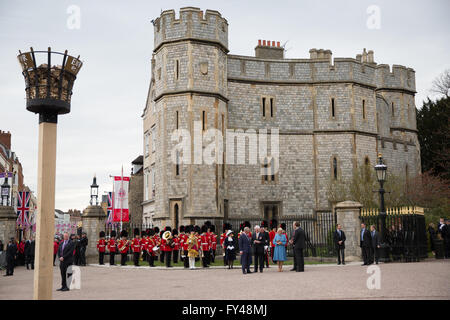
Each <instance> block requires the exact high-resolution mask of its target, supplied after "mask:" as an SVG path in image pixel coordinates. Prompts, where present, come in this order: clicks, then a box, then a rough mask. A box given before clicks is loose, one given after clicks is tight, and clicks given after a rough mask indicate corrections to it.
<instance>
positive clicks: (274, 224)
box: [270, 219, 278, 229]
mask: <svg viewBox="0 0 450 320" xmlns="http://www.w3.org/2000/svg"><path fill="white" fill-rule="evenodd" d="M277 225H278V221H277V220H276V219H272V220H270V229H273V228H276V227H277Z"/></svg>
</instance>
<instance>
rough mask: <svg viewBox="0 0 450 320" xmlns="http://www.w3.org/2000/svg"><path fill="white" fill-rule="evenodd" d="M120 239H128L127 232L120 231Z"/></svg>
mask: <svg viewBox="0 0 450 320" xmlns="http://www.w3.org/2000/svg"><path fill="white" fill-rule="evenodd" d="M120 237H121V238H122V237H128V231H127V230H122V231H120Z"/></svg>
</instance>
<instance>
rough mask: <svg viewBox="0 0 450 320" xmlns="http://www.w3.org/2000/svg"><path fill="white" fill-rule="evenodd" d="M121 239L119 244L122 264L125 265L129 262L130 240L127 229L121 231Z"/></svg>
mask: <svg viewBox="0 0 450 320" xmlns="http://www.w3.org/2000/svg"><path fill="white" fill-rule="evenodd" d="M120 237H121V239H120V240H119V244H118V245H117V247H118V249H119V252H120V265H121V266H124V265H125V264H126V262H127V255H128V249H129V241H128V240H127V237H128V232H127V231H126V230H122V231H121V232H120Z"/></svg>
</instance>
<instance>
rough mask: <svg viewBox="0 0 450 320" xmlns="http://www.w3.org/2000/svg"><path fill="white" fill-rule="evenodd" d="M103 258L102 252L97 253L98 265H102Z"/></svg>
mask: <svg viewBox="0 0 450 320" xmlns="http://www.w3.org/2000/svg"><path fill="white" fill-rule="evenodd" d="M104 258H105V253H104V252H99V253H98V264H104V263H103V259H104Z"/></svg>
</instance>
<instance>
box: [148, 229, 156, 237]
mask: <svg viewBox="0 0 450 320" xmlns="http://www.w3.org/2000/svg"><path fill="white" fill-rule="evenodd" d="M147 235H149V236H151V237H152V236H154V235H155V230H153V229H149V230H148V232H147Z"/></svg>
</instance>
